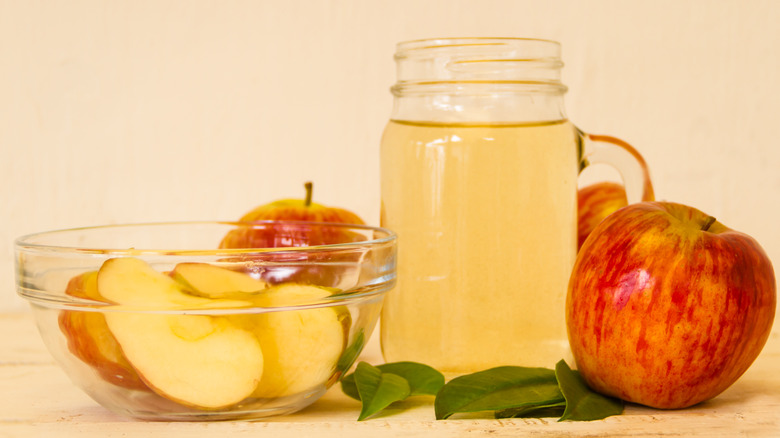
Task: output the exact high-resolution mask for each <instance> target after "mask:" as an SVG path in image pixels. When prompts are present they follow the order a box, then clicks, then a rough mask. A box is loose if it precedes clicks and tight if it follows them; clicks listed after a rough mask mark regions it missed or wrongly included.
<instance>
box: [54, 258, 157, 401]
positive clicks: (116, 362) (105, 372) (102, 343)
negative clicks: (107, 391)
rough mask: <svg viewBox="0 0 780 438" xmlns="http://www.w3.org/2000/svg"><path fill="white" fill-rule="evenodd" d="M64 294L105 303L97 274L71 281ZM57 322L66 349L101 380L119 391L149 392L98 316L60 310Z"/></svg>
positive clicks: (104, 320) (101, 317) (93, 273)
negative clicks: (98, 287)
mask: <svg viewBox="0 0 780 438" xmlns="http://www.w3.org/2000/svg"><path fill="white" fill-rule="evenodd" d="M65 293H66V294H68V295H71V296H74V297H77V298H83V299H90V300H94V301H101V302H106V300H105V299H104V298H103V297H102V296H100V294H99V293H98V290H97V271H91V272H86V273H84V274H81V275H77V276H75V277H73V278H71V279H70V281H69V282H68V286H67V287H66V289H65ZM58 322H59V326H60V331H62V333H63V334H64V335H65V338H66V339H67V340H68V350H69V351H70V352H71V353H72V354H73V355H74V356H76V357H77V358H79V359H80V360H81V361H82V362H84V363H86V364H87V365H90V366H91V367H92V368H93V369H94V370H95V371H97V373H98V374H99V375H100V377H102V378H103V379H104V380H105V381H107V382H109V383H112V384H114V385H116V386H120V387H122V388H128V389H137V390H144V391H148V390H149V388H148V387H147V386H146V384H144V382H143V381H142V380H141V378H140V376H138V373H136V372H135V370H134V369H133V367H132V366H131V365H130V363H129V362H128V360H127V358H126V357H125V355H124V353H122V348H121V347H120V346H119V343H118V342H117V340H116V338H115V337H114V335H113V334H112V333H111V331H110V330H109V328H108V325H107V324H106V318H105V316H104V315H103V314H102V313H99V312H80V311H75V310H63V311H61V312H60V314H59V318H58Z"/></svg>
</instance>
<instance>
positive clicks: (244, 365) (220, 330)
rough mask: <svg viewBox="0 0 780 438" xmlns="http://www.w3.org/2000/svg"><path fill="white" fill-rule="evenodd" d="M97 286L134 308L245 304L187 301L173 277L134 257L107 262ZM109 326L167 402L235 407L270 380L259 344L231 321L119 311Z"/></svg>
mask: <svg viewBox="0 0 780 438" xmlns="http://www.w3.org/2000/svg"><path fill="white" fill-rule="evenodd" d="M97 284H98V290H99V291H100V293H101V294H102V295H103V296H104V297H105V298H107V299H109V300H111V301H113V302H115V303H117V304H120V305H128V306H130V307H133V306H150V305H153V306H154V307H156V308H160V309H165V308H177V307H179V306H194V307H198V308H205V307H206V305H207V304H210V305H211V306H213V307H220V306H227V307H231V306H234V305H236V303H242V302H240V301H238V302H233V301H228V300H211V299H206V298H201V297H194V296H191V295H187V294H185V293H184V292H183V291H182V289H181V288H180V287H179V285H178V283H176V281H174V280H173V279H172V278H170V277H168V276H167V275H165V274H163V273H160V272H157V271H155V270H154V269H152V268H151V267H150V266H149V265H148V264H146V263H145V262H143V261H142V260H139V259H135V258H116V259H110V260H107V261H106V262H105V263H104V264H103V266H102V267H101V268H100V271H99V272H98V277H97ZM244 304H245V303H244ZM120 307H121V306H120ZM106 323H107V324H108V327H109V329H110V330H111V333H113V335H114V337H115V338H116V340H117V342H118V343H119V345H120V347H121V348H122V352H123V353H124V355H125V357H127V360H128V362H129V363H130V364H131V365H132V366H133V368H135V370H136V372H137V373H138V375H139V376H140V377H141V379H143V381H144V382H145V383H146V384H147V385H148V386H149V387H150V388H151V389H152V390H153V391H155V392H156V393H158V394H160V395H161V396H163V397H166V398H168V399H170V400H173V401H176V402H179V403H181V404H184V405H187V406H191V407H195V408H200V409H219V408H223V407H227V406H231V405H234V404H236V403H238V402H240V401H242V400H243V399H245V398H246V397H248V396H249V395H251V394H252V392H253V391H254V390H255V388H256V387H257V384H258V382H259V381H260V378H261V376H262V374H263V352H262V350H261V347H260V344H259V342H258V340H257V338H256V337H255V336H254V335H253V334H252V333H250V332H248V331H246V330H244V329H241V328H239V327H237V326H236V325H234V324H232V323H231V322H230V317H228V316H204V315H180V314H177V315H172V314H154V313H139V312H132V311H130V312H122V311H119V312H109V313H107V314H106Z"/></svg>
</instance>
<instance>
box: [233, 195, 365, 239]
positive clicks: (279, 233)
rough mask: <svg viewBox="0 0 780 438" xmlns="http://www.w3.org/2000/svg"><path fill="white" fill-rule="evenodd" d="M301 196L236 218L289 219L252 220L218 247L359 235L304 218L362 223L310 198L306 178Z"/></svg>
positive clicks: (354, 236)
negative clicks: (268, 222) (310, 223)
mask: <svg viewBox="0 0 780 438" xmlns="http://www.w3.org/2000/svg"><path fill="white" fill-rule="evenodd" d="M304 187H305V188H306V198H305V199H283V200H280V201H275V202H271V203H269V204H265V205H261V206H260V207H257V208H255V209H254V210H252V211H250V212H249V213H247V214H245V215H244V216H242V217H241V219H239V222H256V221H292V222H291V223H272V224H256V225H254V226H253V227H251V228H239V229H236V230H232V231H230V232H229V233H228V234H227V235H226V236H225V237H224V239H222V242H221V243H220V245H219V247H220V248H279V247H292V246H314V245H327V244H332V243H344V242H351V241H356V240H362V236H357V235H353V234H351V233H345V232H344V230H343V229H341V228H336V227H331V228H328V227H315V226H311V225H309V224H305V223H299V222H301V221H306V222H335V223H345V224H357V225H362V224H364V223H365V222H363V220H362V219H361V218H360V217H359V216H358V215H356V214H355V213H352V212H351V211H349V210H345V209H343V208H338V207H326V206H324V205H321V204H316V203H313V202H312V189H313V185H312V183H311V182H307V183H306V184H305V185H304Z"/></svg>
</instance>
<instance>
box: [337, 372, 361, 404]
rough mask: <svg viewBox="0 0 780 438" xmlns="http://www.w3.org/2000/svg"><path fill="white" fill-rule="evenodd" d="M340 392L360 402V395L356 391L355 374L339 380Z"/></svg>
mask: <svg viewBox="0 0 780 438" xmlns="http://www.w3.org/2000/svg"><path fill="white" fill-rule="evenodd" d="M341 391H342V392H344V394H346V395H348V396H350V397H352V398H354V399H355V400H357V401H360V393H359V392H358V389H357V383H355V373H352V374H348V375H347V376H346V377H344V378H343V379H341Z"/></svg>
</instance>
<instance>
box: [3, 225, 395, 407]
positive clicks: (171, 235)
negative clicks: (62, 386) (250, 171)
mask: <svg viewBox="0 0 780 438" xmlns="http://www.w3.org/2000/svg"><path fill="white" fill-rule="evenodd" d="M261 244H262V245H265V246H275V247H273V248H254V249H247V248H235V247H237V246H242V245H254V246H257V245H261ZM302 245H309V246H302ZM15 251H16V267H17V272H16V275H17V291H18V293H19V295H21V296H22V297H23V298H25V299H27V300H28V301H29V302H30V305H31V307H32V309H33V313H34V315H35V318H36V322H37V324H38V328H39V331H40V333H41V336H42V338H43V340H44V342H45V344H46V346H47V347H48V349H49V351H50V352H51V354H52V355H53V356H54V358H55V359H56V360H57V362H58V363H59V364H60V365H61V366H62V368H63V370H65V372H66V373H67V374H68V376H69V377H70V378H71V380H72V381H73V382H74V383H75V384H76V385H77V386H78V387H80V388H81V389H82V390H84V391H85V392H86V393H87V394H88V395H90V396H91V397H92V398H93V399H95V400H96V401H97V402H98V403H100V404H101V405H102V406H104V407H106V408H108V409H110V410H112V411H114V412H117V413H120V414H124V415H128V416H131V417H135V418H141V419H147V420H166V421H170V420H182V421H193V420H237V419H253V418H260V417H265V416H271V415H279V414H286V413H291V412H295V411H298V410H300V409H302V408H304V407H306V406H308V405H309V404H311V403H313V402H314V401H316V400H317V399H318V398H319V397H320V396H322V395H323V394H324V393H325V391H326V390H327V389H328V388H329V387H330V386H331V385H333V384H334V383H336V382H337V381H338V380H339V378H340V377H341V376H342V374H343V373H344V372H345V371H346V370H347V369H349V367H350V366H351V365H352V364H353V362H354V361H355V359H356V358H357V356H358V355H359V354H360V352H361V350H362V348H363V346H364V343H365V341H366V340H368V339H369V337H370V335H371V332H372V331H373V329H374V326H375V325H376V322H377V318H378V316H379V311H380V306H381V303H382V299H383V296H384V294H385V292H387V291H388V290H390V289H391V288H392V287H393V285H394V284H395V277H396V270H395V269H396V265H395V263H396V262H395V257H396V237H395V235H394V234H393V233H392V232H391V231H389V230H386V229H382V228H376V227H368V226H357V225H344V224H326V223H313V222H277V221H267V222H254V223H251V224H246V223H237V222H178V223H155V224H131V225H111V226H102V227H91V228H79V229H69V230H60V231H51V232H45V233H38V234H32V235H28V236H24V237H21V238H19V239H17V240H16V242H15Z"/></svg>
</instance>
